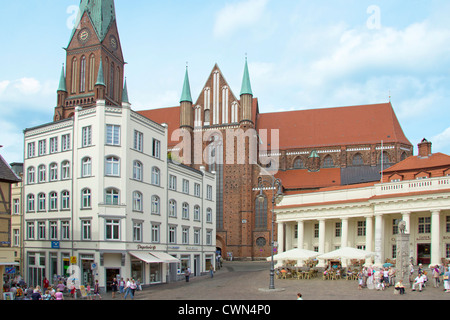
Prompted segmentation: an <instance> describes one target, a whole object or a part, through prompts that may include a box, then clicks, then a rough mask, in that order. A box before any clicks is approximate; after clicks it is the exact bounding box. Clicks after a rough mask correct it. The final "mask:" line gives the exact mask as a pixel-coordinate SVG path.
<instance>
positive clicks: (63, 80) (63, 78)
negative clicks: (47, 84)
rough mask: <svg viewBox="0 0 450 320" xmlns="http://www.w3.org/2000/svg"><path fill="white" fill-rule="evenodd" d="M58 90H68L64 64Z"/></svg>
mask: <svg viewBox="0 0 450 320" xmlns="http://www.w3.org/2000/svg"><path fill="white" fill-rule="evenodd" d="M58 91H64V92H67V88H66V76H65V75H64V64H63V66H62V70H61V78H60V79H59V86H58Z"/></svg>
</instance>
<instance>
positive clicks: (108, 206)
mask: <svg viewBox="0 0 450 320" xmlns="http://www.w3.org/2000/svg"><path fill="white" fill-rule="evenodd" d="M124 97H127V94H126V87H125V89H124ZM24 133H25V148H26V150H25V152H26V153H25V162H24V170H25V173H24V193H23V196H24V205H25V219H24V228H25V239H24V247H25V252H24V258H25V259H26V261H27V265H26V269H25V270H24V271H25V278H26V281H27V282H28V283H30V284H39V283H41V281H42V279H43V278H44V277H47V278H49V279H53V278H54V277H55V276H56V275H67V274H68V273H69V274H71V272H79V276H80V279H81V283H82V284H86V283H91V284H92V283H93V280H94V279H97V280H99V283H100V284H101V286H107V283H108V281H111V280H112V279H113V278H114V277H116V276H118V275H120V276H122V277H125V278H126V277H134V278H135V279H136V280H137V279H140V282H141V283H142V284H150V283H159V282H166V281H168V280H169V281H171V280H175V279H176V277H177V273H179V272H181V270H182V269H184V268H186V267H190V268H191V270H192V272H193V273H194V274H195V275H199V274H200V273H202V272H206V271H207V270H209V265H210V264H214V261H215V251H216V246H215V238H216V234H215V233H216V229H215V223H216V221H215V215H214V210H215V185H216V182H215V176H214V174H212V173H209V172H206V171H205V170H203V169H202V168H200V170H195V169H193V168H190V167H186V166H184V165H182V164H176V163H174V162H172V161H169V160H168V159H167V127H166V126H164V125H159V124H157V123H155V122H153V121H151V120H149V119H147V118H145V117H143V116H141V115H139V114H138V113H136V112H134V111H132V110H131V109H130V104H129V103H128V102H127V101H124V102H123V104H122V106H109V105H106V104H105V100H97V103H96V105H95V106H94V107H91V108H81V107H80V108H76V109H75V112H74V116H73V117H72V118H69V119H65V120H61V121H57V122H53V123H49V124H45V125H42V126H38V127H34V128H30V129H26V130H25V131H24Z"/></svg>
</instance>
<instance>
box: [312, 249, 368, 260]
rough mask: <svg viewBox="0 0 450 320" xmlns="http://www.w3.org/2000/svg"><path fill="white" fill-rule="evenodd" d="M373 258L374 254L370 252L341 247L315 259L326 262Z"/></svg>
mask: <svg viewBox="0 0 450 320" xmlns="http://www.w3.org/2000/svg"><path fill="white" fill-rule="evenodd" d="M373 256H375V252H370V251H366V250H360V249H356V248H350V247H343V248H340V249H337V250H334V251H331V252H328V253H325V254H322V255H320V256H318V257H317V259H322V260H328V259H349V260H350V259H359V260H363V259H367V258H370V257H373Z"/></svg>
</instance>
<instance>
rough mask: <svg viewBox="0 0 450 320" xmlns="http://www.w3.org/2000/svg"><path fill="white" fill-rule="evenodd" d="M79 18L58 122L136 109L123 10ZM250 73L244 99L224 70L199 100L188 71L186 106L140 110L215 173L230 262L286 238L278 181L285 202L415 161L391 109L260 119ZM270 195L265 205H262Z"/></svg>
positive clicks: (84, 8)
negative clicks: (275, 212)
mask: <svg viewBox="0 0 450 320" xmlns="http://www.w3.org/2000/svg"><path fill="white" fill-rule="evenodd" d="M80 12H81V15H80V27H79V28H78V29H75V30H74V32H73V34H72V36H71V40H70V42H69V45H68V47H67V49H66V51H67V60H66V64H65V68H63V70H62V74H61V81H60V85H59V88H58V91H57V96H58V99H57V106H56V108H55V115H54V121H59V120H63V119H66V118H70V117H72V116H73V113H74V110H75V107H81V108H91V107H93V106H95V104H96V101H97V100H105V102H106V105H111V106H118V107H120V106H121V103H122V101H126V102H128V94H127V90H126V83H125V84H124V65H125V63H124V57H123V53H122V49H121V44H120V38H119V33H118V28H117V24H116V18H115V9H114V1H113V0H90V1H88V0H82V1H81V4H80ZM189 71H190V72H192V71H191V70H189ZM250 71H251V70H249V66H248V63H247V60H245V62H244V65H243V77H242V87H241V89H240V92H239V94H238V95H237V92H236V93H235V92H234V91H233V89H232V88H231V87H230V85H229V84H228V83H227V81H226V79H225V76H224V74H223V73H222V71H221V69H220V68H219V66H218V64H215V65H214V67H213V69H212V71H211V73H210V74H209V76H208V77H207V80H206V83H205V85H204V87H203V89H202V90H201V92H200V93H199V94H198V96H197V97H196V98H197V99H196V100H195V99H193V96H192V94H191V89H190V82H189V72H188V70H186V76H185V78H184V84H183V85H182V86H180V89H181V95H180V102H179V104H178V105H175V106H170V107H165V106H161V107H162V108H159V109H152V110H142V111H138V112H139V114H141V115H142V116H145V117H146V118H149V119H151V120H152V121H155V122H157V123H159V124H165V125H167V127H168V131H169V135H168V136H169V138H170V139H169V140H170V141H168V148H169V150H168V157H169V158H170V159H171V160H172V161H179V162H182V163H183V164H184V165H187V166H191V167H193V168H195V169H199V168H200V167H205V168H206V169H207V171H209V172H214V173H215V174H216V178H217V179H216V181H217V189H216V191H217V199H216V210H215V215H216V222H217V225H216V228H217V234H216V246H217V249H218V251H219V252H221V254H222V256H223V257H224V258H225V257H231V256H232V257H233V258H237V259H262V258H265V257H268V256H270V254H271V250H272V246H271V235H272V231H273V232H275V233H276V232H277V228H275V230H272V220H273V219H276V217H272V197H273V191H274V190H273V188H272V182H273V181H274V179H280V181H281V183H282V186H283V193H284V194H295V193H302V192H312V191H315V190H319V189H320V188H324V187H333V186H343V185H353V184H358V183H364V182H373V181H380V179H381V174H380V172H381V171H382V170H383V168H387V167H389V166H392V165H393V164H396V163H398V162H400V161H402V160H404V159H406V158H407V157H409V156H411V155H413V146H412V144H411V143H410V142H409V140H408V139H407V137H406V136H405V134H404V132H403V130H402V128H401V125H400V123H399V121H398V119H397V117H396V115H395V112H394V108H393V106H392V105H391V103H390V102H387V103H379V104H371V105H357V106H348V107H336V108H323V109H311V110H300V107H301V106H298V109H299V110H298V111H288V112H273V113H260V111H259V104H260V102H261V103H262V104H263V103H264V101H259V100H258V98H257V92H255V93H254V92H253V89H252V86H251V72H250ZM150 82H151V79H150ZM181 83H183V79H180V84H181ZM194 98H195V97H194ZM349 99H350V97H349ZM259 178H262V179H263V181H265V182H266V184H265V185H264V186H262V185H260V184H259V183H258V181H259ZM261 189H262V190H263V194H264V197H265V199H264V201H257V200H256V198H257V196H258V195H259V194H260V190H261ZM274 238H275V239H276V236H275V237H274Z"/></svg>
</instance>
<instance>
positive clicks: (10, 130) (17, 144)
mask: <svg viewBox="0 0 450 320" xmlns="http://www.w3.org/2000/svg"><path fill="white" fill-rule="evenodd" d="M0 128H2V130H0V145H3V148H1V149H0V152H1V153H2V155H3V157H4V158H5V160H6V161H7V162H8V163H11V162H22V161H23V143H22V141H23V134H22V130H20V129H19V128H17V127H16V126H15V125H14V124H13V123H12V122H10V121H4V120H2V119H0Z"/></svg>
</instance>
